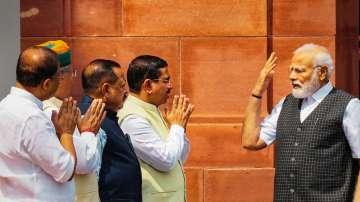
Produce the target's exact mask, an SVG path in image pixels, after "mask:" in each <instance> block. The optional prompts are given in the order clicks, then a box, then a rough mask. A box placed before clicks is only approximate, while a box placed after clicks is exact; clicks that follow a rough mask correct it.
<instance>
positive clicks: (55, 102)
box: [48, 97, 63, 108]
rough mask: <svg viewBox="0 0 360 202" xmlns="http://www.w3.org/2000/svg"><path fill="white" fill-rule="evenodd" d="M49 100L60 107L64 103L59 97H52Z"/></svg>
mask: <svg viewBox="0 0 360 202" xmlns="http://www.w3.org/2000/svg"><path fill="white" fill-rule="evenodd" d="M48 101H49V102H51V103H53V104H54V105H55V106H56V107H57V108H60V107H61V105H62V103H63V101H62V100H60V99H59V98H57V97H51V98H50V99H48Z"/></svg>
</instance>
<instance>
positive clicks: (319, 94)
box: [307, 81, 334, 102]
mask: <svg viewBox="0 0 360 202" xmlns="http://www.w3.org/2000/svg"><path fill="white" fill-rule="evenodd" d="M333 88H334V86H333V85H332V84H331V82H330V81H329V82H328V83H327V84H325V85H324V86H323V87H321V88H320V89H319V90H317V91H316V92H315V93H314V94H312V95H311V96H309V97H308V98H307V99H309V98H312V99H313V100H315V101H316V102H321V101H322V100H323V99H324V98H325V97H326V96H327V95H328V94H329V93H330V92H331V90H332V89H333Z"/></svg>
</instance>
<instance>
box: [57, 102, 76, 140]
mask: <svg viewBox="0 0 360 202" xmlns="http://www.w3.org/2000/svg"><path fill="white" fill-rule="evenodd" d="M79 116H80V113H79V110H78V109H77V107H76V101H75V100H74V99H73V98H72V97H70V98H65V99H64V100H63V104H62V105H61V107H60V110H59V112H58V113H56V112H53V114H52V116H51V120H52V122H53V124H54V126H55V129H56V133H57V135H58V137H59V139H60V138H61V136H62V135H63V134H70V135H72V134H73V132H74V130H75V126H76V120H77V119H78V117H79Z"/></svg>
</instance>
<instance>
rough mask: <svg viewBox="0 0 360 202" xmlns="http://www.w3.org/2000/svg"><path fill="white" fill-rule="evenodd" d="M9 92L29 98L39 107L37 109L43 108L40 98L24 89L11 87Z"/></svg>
mask: <svg viewBox="0 0 360 202" xmlns="http://www.w3.org/2000/svg"><path fill="white" fill-rule="evenodd" d="M10 94H11V95H15V96H18V97H22V98H24V99H26V100H29V101H31V102H32V103H35V104H36V105H37V106H38V107H39V109H41V110H42V109H43V103H42V102H41V100H39V99H38V98H37V97H35V96H34V95H33V94H31V93H30V92H28V91H26V90H24V89H21V88H17V87H11V89H10Z"/></svg>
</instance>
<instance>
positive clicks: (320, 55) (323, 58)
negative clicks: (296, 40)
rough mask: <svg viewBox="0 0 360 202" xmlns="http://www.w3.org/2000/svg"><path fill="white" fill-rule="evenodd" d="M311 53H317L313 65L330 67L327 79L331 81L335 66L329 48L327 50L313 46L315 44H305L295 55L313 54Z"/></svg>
mask: <svg viewBox="0 0 360 202" xmlns="http://www.w3.org/2000/svg"><path fill="white" fill-rule="evenodd" d="M311 51H314V52H315V55H314V61H313V65H314V66H322V65H325V66H327V67H328V72H327V78H328V79H329V78H330V76H331V74H332V72H333V70H334V65H333V61H332V59H331V55H330V53H329V51H328V49H327V48H325V47H324V46H320V45H316V44H313V43H307V44H304V45H302V46H300V47H299V48H297V49H296V50H295V51H294V53H293V54H294V55H295V54H298V53H303V52H311Z"/></svg>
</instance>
